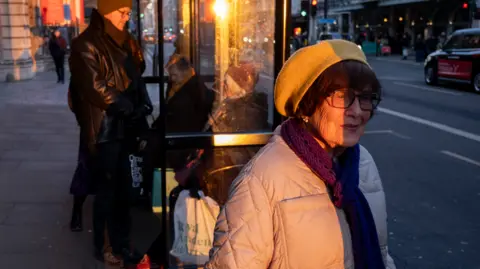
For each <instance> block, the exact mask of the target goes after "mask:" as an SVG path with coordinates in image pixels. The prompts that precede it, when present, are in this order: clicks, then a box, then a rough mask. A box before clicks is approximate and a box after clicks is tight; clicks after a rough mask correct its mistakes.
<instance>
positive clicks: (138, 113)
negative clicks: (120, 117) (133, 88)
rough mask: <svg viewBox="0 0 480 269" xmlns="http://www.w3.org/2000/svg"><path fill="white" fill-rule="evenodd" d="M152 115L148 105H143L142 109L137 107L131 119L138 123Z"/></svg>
mask: <svg viewBox="0 0 480 269" xmlns="http://www.w3.org/2000/svg"><path fill="white" fill-rule="evenodd" d="M150 114H152V109H151V108H150V107H148V106H147V105H143V106H140V107H137V108H136V109H135V110H133V112H132V114H131V115H130V119H131V120H132V121H137V120H139V119H141V118H145V117H146V116H148V115H150Z"/></svg>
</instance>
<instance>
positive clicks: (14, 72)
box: [0, 0, 36, 81]
mask: <svg viewBox="0 0 480 269" xmlns="http://www.w3.org/2000/svg"><path fill="white" fill-rule="evenodd" d="M28 4H29V1H28V0H7V1H2V2H0V19H1V23H0V24H1V26H2V28H1V40H0V41H1V42H2V45H1V46H0V48H1V50H2V51H1V59H0V75H3V76H2V77H0V80H4V79H6V80H7V81H14V80H23V79H31V78H33V77H34V76H35V69H36V68H35V66H34V64H33V61H32V55H31V47H32V45H31V38H30V37H31V35H30V25H29V6H28Z"/></svg>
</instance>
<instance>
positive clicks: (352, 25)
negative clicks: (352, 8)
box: [348, 12, 356, 38]
mask: <svg viewBox="0 0 480 269" xmlns="http://www.w3.org/2000/svg"><path fill="white" fill-rule="evenodd" d="M355 25H356V22H355V20H354V19H353V12H349V13H348V34H350V35H351V36H352V37H353V38H355V34H356V33H355Z"/></svg>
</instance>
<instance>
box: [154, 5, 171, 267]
mask: <svg viewBox="0 0 480 269" xmlns="http://www.w3.org/2000/svg"><path fill="white" fill-rule="evenodd" d="M163 43H164V40H163V1H162V0H157V48H158V53H157V56H158V60H157V65H158V69H157V70H158V77H159V78H160V79H159V80H158V81H157V83H158V90H159V91H160V93H159V96H160V100H159V101H160V108H159V113H160V115H159V117H158V118H159V120H160V130H159V131H160V134H159V135H160V145H161V147H160V148H161V149H162V150H160V152H159V154H160V167H161V168H162V169H161V172H160V175H161V179H162V182H161V185H162V193H161V196H162V230H161V232H162V233H164V235H165V238H168V237H167V236H166V235H167V233H168V231H169V228H168V221H167V217H168V216H167V180H166V178H167V171H166V170H167V169H166V166H167V164H166V157H167V156H166V155H167V152H166V150H163V149H165V148H166V139H165V136H166V126H165V124H166V102H165V89H164V87H165V84H164V81H163V77H164V70H163V58H164V56H163V54H164V51H163ZM160 236H161V235H160ZM163 243H164V244H165V248H164V249H169V247H170V246H169V243H168V240H165V242H163ZM162 254H163V257H164V259H163V260H164V261H165V262H166V263H167V264H164V268H168V261H169V252H168V251H164V253H162Z"/></svg>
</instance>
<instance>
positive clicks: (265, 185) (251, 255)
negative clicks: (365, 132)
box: [206, 129, 395, 269]
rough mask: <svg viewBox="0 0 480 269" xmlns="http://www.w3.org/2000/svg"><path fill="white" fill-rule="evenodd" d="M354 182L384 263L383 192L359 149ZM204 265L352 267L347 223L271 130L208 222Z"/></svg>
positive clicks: (390, 266)
mask: <svg viewBox="0 0 480 269" xmlns="http://www.w3.org/2000/svg"><path fill="white" fill-rule="evenodd" d="M360 189H361V190H362V192H363V193H364V195H365V197H366V199H367V200H368V203H369V205H370V208H371V210H372V213H373V216H374V219H375V224H376V228H377V232H378V238H379V242H380V247H381V250H382V254H383V259H384V263H385V265H386V267H387V269H395V265H394V262H393V260H392V258H391V257H390V256H389V255H388V249H387V213H386V207H385V194H384V191H383V187H382V182H381V180H380V176H379V174H378V170H377V167H376V165H375V162H374V161H373V159H372V156H371V155H370V154H369V153H368V151H367V150H366V149H365V148H364V147H361V150H360ZM206 268H209V269H214V268H215V269H220V268H222V269H240V268H241V269H266V268H274V269H297V268H298V269H309V268H312V269H343V268H347V269H353V268H354V262H353V252H352V243H351V238H350V230H349V226H348V223H347V221H346V218H345V213H344V212H343V210H341V209H338V208H336V207H335V206H334V205H333V204H332V202H331V200H330V198H329V194H328V192H327V188H326V186H325V184H324V183H323V181H322V180H320V179H319V178H318V177H317V176H315V175H314V174H313V173H312V172H311V171H310V169H309V168H308V167H307V166H306V165H305V164H304V163H303V162H302V161H301V160H300V159H299V158H298V157H297V156H296V155H295V153H294V152H293V151H292V150H291V149H290V148H289V147H288V145H287V144H286V143H285V142H284V141H283V139H282V138H281V136H280V135H279V129H277V131H276V133H275V135H274V136H273V137H272V139H271V140H270V142H269V143H268V144H267V145H266V146H265V147H264V148H263V149H262V150H261V151H260V152H259V153H258V154H257V155H256V156H255V157H254V159H253V160H252V161H251V162H250V163H249V164H248V165H247V166H246V167H245V168H244V169H243V171H242V172H241V173H240V175H239V176H238V177H237V179H236V180H235V181H234V182H233V183H232V186H231V187H230V194H229V199H228V201H227V203H226V204H225V206H224V207H223V208H222V210H221V213H220V215H219V217H218V220H217V224H216V227H215V235H214V243H213V249H212V250H211V257H210V261H209V262H208V263H207V264H206Z"/></svg>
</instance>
